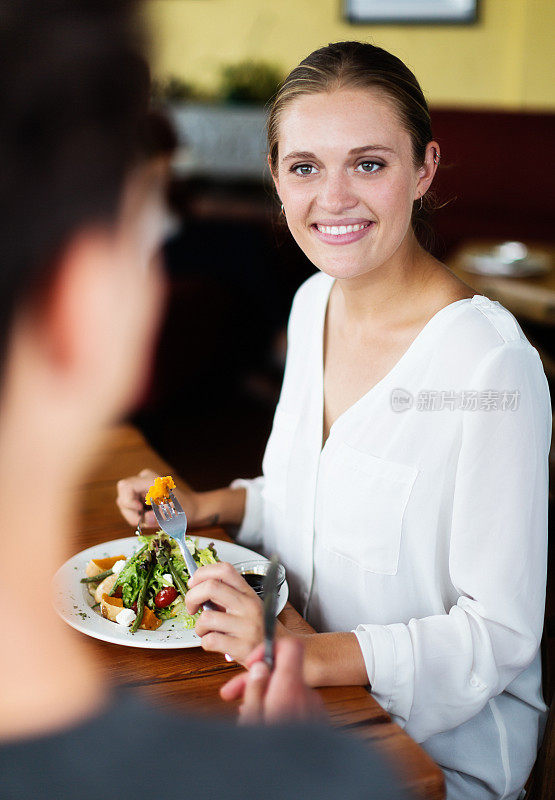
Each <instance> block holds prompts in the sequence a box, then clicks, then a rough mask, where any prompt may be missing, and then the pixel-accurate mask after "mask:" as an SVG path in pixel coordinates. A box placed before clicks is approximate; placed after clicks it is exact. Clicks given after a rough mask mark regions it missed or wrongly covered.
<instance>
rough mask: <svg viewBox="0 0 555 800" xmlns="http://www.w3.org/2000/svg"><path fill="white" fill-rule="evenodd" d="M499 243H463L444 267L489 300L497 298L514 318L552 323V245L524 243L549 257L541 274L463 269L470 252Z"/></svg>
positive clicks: (554, 270)
mask: <svg viewBox="0 0 555 800" xmlns="http://www.w3.org/2000/svg"><path fill="white" fill-rule="evenodd" d="M495 244H499V242H498V241H489V240H472V241H468V242H465V244H464V246H463V247H461V248H460V249H459V250H458V251H457V252H456V253H455V254H454V255H453V256H452V258H450V259H449V260H448V261H447V266H448V267H449V269H451V270H452V271H453V272H454V273H455V275H457V277H458V278H460V279H461V280H462V281H464V282H465V283H467V284H468V285H469V286H471V287H472V288H473V289H475V290H476V291H477V292H479V293H480V294H483V295H485V296H486V297H489V298H490V300H498V301H499V302H500V303H501V304H502V305H504V306H505V308H507V309H508V310H509V311H511V312H512V313H513V314H514V315H515V317H519V318H522V319H524V320H528V321H529V322H535V323H539V324H541V325H555V247H553V246H550V245H545V244H534V243H532V242H531V243H529V242H526V245H527V246H529V247H530V249H534V248H535V247H537V248H540V249H541V250H544V251H545V252H546V253H548V254H550V256H551V264H552V269H551V270H550V271H549V272H547V273H546V274H544V275H536V276H532V275H531V276H528V277H526V278H510V277H509V278H508V277H497V276H491V275H477V274H476V273H474V272H468V270H466V269H465V262H466V259H467V258H468V256H469V254H471V253H474V252H476V251H484V250H487V249H488V248H489V247H491V246H493V245H495Z"/></svg>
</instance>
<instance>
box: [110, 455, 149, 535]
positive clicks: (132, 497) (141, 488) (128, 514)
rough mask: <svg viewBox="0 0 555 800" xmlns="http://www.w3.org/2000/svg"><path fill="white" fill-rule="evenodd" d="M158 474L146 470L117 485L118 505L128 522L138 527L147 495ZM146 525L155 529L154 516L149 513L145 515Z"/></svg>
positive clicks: (123, 479)
mask: <svg viewBox="0 0 555 800" xmlns="http://www.w3.org/2000/svg"><path fill="white" fill-rule="evenodd" d="M155 477H156V473H155V472H153V471H152V470H150V469H144V470H142V472H141V473H140V474H139V475H131V476H130V477H129V478H122V480H120V481H118V483H117V497H116V504H117V506H118V508H119V510H120V512H121V514H122V516H123V517H124V519H125V520H127V522H129V524H130V525H133V526H136V525H137V523H138V522H139V519H140V516H141V514H142V511H143V502H144V498H145V494H146V493H147V491H148V489H149V487H150V486H151V485H152V483H153V482H154V478H155ZM144 524H145V525H146V526H147V527H154V525H155V524H156V522H155V519H154V514H153V513H152V511H149V512H148V513H146V514H145V518H144Z"/></svg>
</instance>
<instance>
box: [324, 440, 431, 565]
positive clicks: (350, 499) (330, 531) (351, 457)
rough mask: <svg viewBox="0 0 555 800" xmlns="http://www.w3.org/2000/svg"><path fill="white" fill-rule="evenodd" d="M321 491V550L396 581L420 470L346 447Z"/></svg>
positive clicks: (332, 458) (332, 462) (332, 461)
mask: <svg viewBox="0 0 555 800" xmlns="http://www.w3.org/2000/svg"><path fill="white" fill-rule="evenodd" d="M327 467H328V468H327V470H326V479H325V481H324V485H323V486H322V490H323V492H324V497H323V502H322V506H321V507H322V511H323V513H322V517H321V524H320V527H321V535H322V539H321V541H322V545H323V546H324V547H325V548H326V549H327V550H329V551H331V552H332V553H335V554H337V555H339V556H342V557H343V558H345V559H349V560H350V561H352V562H354V563H355V564H357V565H358V566H359V567H360V568H362V569H363V570H366V571H368V572H373V573H377V574H381V575H395V574H396V572H397V568H398V563H399V552H400V548H401V532H402V527H403V517H404V514H405V509H406V507H407V503H408V500H409V497H410V493H411V491H412V487H413V484H414V481H415V480H416V476H417V474H418V470H417V469H416V467H411V466H407V465H406V464H399V463H397V462H393V461H385V460H384V459H381V458H377V457H376V456H373V455H370V453H364V452H361V451H360V450H355V449H354V448H352V447H350V446H349V445H347V444H345V443H344V442H341V443H340V444H339V445H338V447H337V449H336V450H335V452H334V453H330V462H329V464H328V465H327Z"/></svg>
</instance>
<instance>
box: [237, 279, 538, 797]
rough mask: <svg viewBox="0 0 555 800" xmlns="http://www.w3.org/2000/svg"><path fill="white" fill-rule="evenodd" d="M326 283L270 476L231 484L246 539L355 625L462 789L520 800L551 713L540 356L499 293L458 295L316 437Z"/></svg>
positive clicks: (454, 789)
mask: <svg viewBox="0 0 555 800" xmlns="http://www.w3.org/2000/svg"><path fill="white" fill-rule="evenodd" d="M332 285H333V280H332V279H331V278H329V277H328V276H327V275H324V274H322V273H319V274H317V275H314V276H313V277H312V278H310V279H309V280H308V281H307V282H306V283H305V284H304V285H303V286H302V287H301V288H300V289H299V291H298V292H297V295H296V297H295V300H294V303H293V308H292V312H291V317H290V321H289V329H288V354H287V364H286V370H285V378H284V383H283V388H282V392H281V397H280V400H279V404H278V407H277V410H276V414H275V418H274V424H273V429H272V433H271V436H270V439H269V441H268V445H267V449H266V453H265V456H264V462H263V473H264V474H263V477H260V478H256V479H255V480H252V481H242V480H239V481H235V482H234V483H233V484H232V485H233V486H246V488H247V504H246V512H245V517H244V520H243V523H242V526H241V528H240V531H239V535H238V539H239V541H241V542H242V543H245V544H249V545H251V546H258V547H259V548H262V549H263V550H264V551H265V552H268V553H269V552H276V553H277V554H278V555H279V558H280V560H281V561H282V563H283V564H284V565H285V567H286V570H287V577H288V581H289V584H290V587H291V598H292V602H293V604H294V605H295V606H296V607H297V608H299V609H302V610H303V612H304V615H305V617H306V618H307V620H308V621H309V622H310V623H311V624H312V625H313V626H314V628H315V629H316V630H318V631H350V630H354V632H355V634H356V636H357V639H358V642H359V644H360V647H361V650H362V653H363V656H364V660H365V663H366V668H367V671H368V681H369V683H370V685H371V688H372V693H373V695H374V696H375V697H376V699H377V700H378V701H379V702H380V703H381V705H382V706H383V707H384V708H385V709H386V710H387V711H388V712H389V713H390V714H391V715H392V716H393V718H394V719H395V721H396V722H398V723H399V724H400V725H402V726H403V727H405V728H406V730H407V732H408V733H409V734H410V735H411V736H413V737H414V738H415V739H416V740H417V741H419V742H421V743H422V744H423V746H424V747H425V749H426V750H427V751H428V752H429V753H430V754H431V756H432V757H433V758H434V759H435V760H436V761H437V762H438V763H439V764H440V765H441V766H442V768H443V769H444V770H445V773H446V782H447V786H448V797H449V798H450V800H451V798H453V799H454V798H457V799H458V798H461V799H462V798H472V800H479V798H482V797H483V798H513V797H517V796H518V793H519V789H520V788H521V787H522V785H523V784H524V782H525V780H526V778H527V776H528V773H529V771H530V769H531V766H532V764H533V762H534V759H535V755H536V750H537V746H538V737H539V736H540V735H541V732H542V729H543V724H544V719H545V705H544V702H543V700H542V696H541V686H540V684H541V668H540V659H539V649H538V648H539V643H540V639H541V634H542V625H543V614H544V598H545V574H546V554H547V493H548V451H549V444H550V437H551V406H550V400H549V390H548V386H547V381H546V378H545V375H544V372H543V368H542V365H541V361H540V359H539V356H538V353H537V352H536V350H535V349H534V348H533V347H532V346H531V345H530V344H529V342H528V341H527V340H526V338H525V337H524V334H523V333H522V331H521V329H520V327H519V326H518V324H517V322H516V320H515V319H514V317H513V316H512V315H511V314H510V313H509V312H508V311H507V310H506V309H505V308H503V307H502V306H501V305H500V304H499V303H496V302H491V301H490V300H488V299H487V298H486V297H482V296H480V295H475V296H474V297H473V298H472V299H471V300H470V299H469V300H459V301H457V302H455V303H451V304H450V305H448V306H447V307H445V308H443V309H442V310H441V311H439V312H438V313H437V314H435V316H434V317H433V318H432V319H431V320H430V321H429V322H428V323H427V325H426V326H425V327H424V329H423V330H422V331H421V332H420V333H419V335H418V336H417V337H416V339H415V340H414V341H413V342H412V344H411V345H410V347H409V348H408V350H407V351H406V352H405V354H404V355H403V356H402V357H401V359H400V360H399V361H398V362H397V364H396V365H395V366H394V367H393V369H392V370H391V371H390V372H389V373H388V374H387V375H386V376H385V377H384V378H383V379H382V380H381V381H379V382H378V383H377V384H376V385H375V386H374V387H373V388H372V389H371V390H370V391H369V392H367V394H365V395H364V396H363V397H361V398H360V399H359V400H358V401H357V402H356V403H355V404H354V405H353V406H351V407H350V408H349V409H348V410H347V411H345V412H344V413H343V414H342V415H341V416H340V417H339V418H338V419H337V420H336V422H335V423H334V424H333V426H332V428H331V432H330V435H329V438H328V440H327V441H326V443H325V445H324V447H323V449H322V430H323V330H324V321H325V315H326V308H327V303H328V298H329V294H330V291H331V287H332ZM476 779H478V781H479V783H477V782H476Z"/></svg>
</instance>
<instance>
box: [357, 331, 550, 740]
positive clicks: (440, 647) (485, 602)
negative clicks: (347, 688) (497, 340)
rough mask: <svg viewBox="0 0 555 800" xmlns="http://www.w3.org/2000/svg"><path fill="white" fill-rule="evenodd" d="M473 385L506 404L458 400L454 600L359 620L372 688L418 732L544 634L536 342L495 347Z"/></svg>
mask: <svg viewBox="0 0 555 800" xmlns="http://www.w3.org/2000/svg"><path fill="white" fill-rule="evenodd" d="M472 388H473V389H478V390H479V391H481V392H489V391H491V392H498V393H499V398H498V399H499V401H500V403H501V404H502V405H501V409H503V404H504V405H506V406H507V407H506V409H505V410H501V409H500V410H489V411H488V410H474V411H471V410H468V411H464V412H462V413H463V423H462V442H461V449H460V453H459V459H458V465H457V472H456V481H455V492H454V501H453V515H452V524H451V530H450V532H445V534H446V536H448V537H449V577H450V580H451V583H452V585H453V586H454V587H455V591H456V592H457V594H458V600H457V602H456V604H455V605H453V607H452V608H450V609H449V611H448V613H445V614H442V615H434V616H430V617H426V618H423V619H411V620H410V621H409V622H408V624H406V625H405V624H393V625H359V626H358V627H357V629H356V631H355V634H356V636H357V638H358V641H359V644H360V647H361V649H362V652H363V655H364V657H365V661H366V663H367V666H368V670H369V680H370V683H371V686H372V692H373V694H374V695H375V696H376V699H377V700H378V701H379V702H380V703H381V704H382V705H383V706H384V708H385V709H386V710H388V711H390V712H391V713H393V714H395V715H396V716H397V717H398V718H399V720H400V722H401V724H403V722H404V723H405V725H406V729H407V731H408V732H409V733H410V734H411V735H412V736H413V737H414V738H415V739H417V741H423V740H425V739H427V738H428V737H429V736H432V735H433V734H436V733H439V732H441V731H445V730H449V729H451V728H454V727H456V726H458V725H460V724H461V723H463V722H465V721H466V720H468V719H470V718H471V717H472V716H474V715H475V714H477V713H478V712H479V711H480V710H481V709H482V708H483V707H484V706H485V704H486V703H487V702H488V700H489V699H490V698H492V697H494V696H495V695H497V694H499V693H501V692H502V691H503V690H504V689H505V688H506V687H507V686H508V684H509V683H511V681H512V680H514V679H515V678H516V677H517V676H518V675H519V673H520V672H522V671H523V670H524V669H525V668H526V667H527V666H528V665H529V664H530V663H531V661H532V660H533V658H534V656H535V654H536V652H537V650H538V647H539V643H540V639H541V635H542V626H543V614H544V601H545V575H546V559H547V500H548V454H549V445H550V438H551V405H550V400H549V389H548V386H547V381H546V378H545V375H544V372H543V368H542V365H541V361H540V359H539V356H538V354H537V352H536V351H535V350H534V348H532V347H531V346H530V345H529V344H528V343H526V342H524V341H522V340H519V341H513V342H505V343H504V344H501V345H499V346H498V347H495V348H493V349H492V350H491V351H489V352H488V354H487V355H486V356H485V357H484V359H483V360H482V362H481V364H480V365H479V367H478V369H477V370H476V372H475V375H474V378H473V381H472ZM504 392H507V394H506V395H504Z"/></svg>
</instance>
